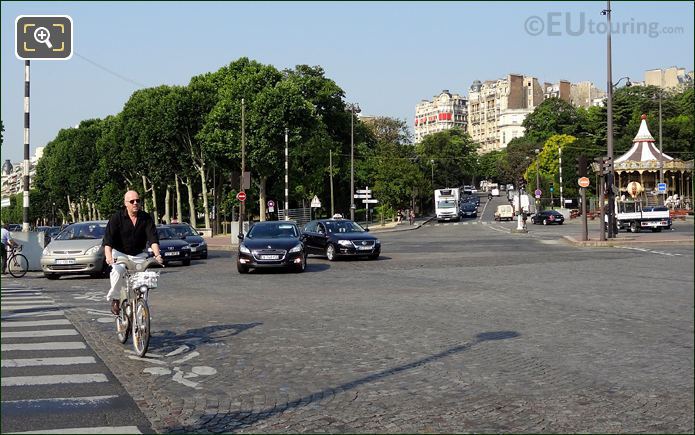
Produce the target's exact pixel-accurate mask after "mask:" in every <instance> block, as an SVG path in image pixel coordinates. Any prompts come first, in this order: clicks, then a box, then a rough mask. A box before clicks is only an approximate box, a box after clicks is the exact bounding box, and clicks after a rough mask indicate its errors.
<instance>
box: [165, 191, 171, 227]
mask: <svg viewBox="0 0 695 435" xmlns="http://www.w3.org/2000/svg"><path fill="white" fill-rule="evenodd" d="M169 187H170V186H169V185H168V184H167V193H166V195H164V222H166V223H167V225H168V224H170V223H171V210H170V209H169V201H170V200H171V192H170V190H169Z"/></svg>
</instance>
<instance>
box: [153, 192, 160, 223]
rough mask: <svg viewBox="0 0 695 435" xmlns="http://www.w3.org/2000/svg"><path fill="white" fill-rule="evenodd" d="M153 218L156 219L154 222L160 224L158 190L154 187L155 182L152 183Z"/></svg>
mask: <svg viewBox="0 0 695 435" xmlns="http://www.w3.org/2000/svg"><path fill="white" fill-rule="evenodd" d="M151 189H152V204H153V205H152V219H154V223H155V224H158V223H159V210H158V209H157V190H156V189H155V188H154V184H152V187H151Z"/></svg>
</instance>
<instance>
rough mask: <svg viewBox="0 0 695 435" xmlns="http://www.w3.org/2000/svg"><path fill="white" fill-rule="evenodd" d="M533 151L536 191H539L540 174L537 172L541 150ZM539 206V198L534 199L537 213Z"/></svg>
mask: <svg viewBox="0 0 695 435" xmlns="http://www.w3.org/2000/svg"><path fill="white" fill-rule="evenodd" d="M535 151H536V190H539V189H540V188H541V178H540V174H539V172H538V153H540V152H541V150H539V149H538V148H536V149H535ZM534 193H535V192H534ZM539 205H541V200H540V198H536V211H538V206H539Z"/></svg>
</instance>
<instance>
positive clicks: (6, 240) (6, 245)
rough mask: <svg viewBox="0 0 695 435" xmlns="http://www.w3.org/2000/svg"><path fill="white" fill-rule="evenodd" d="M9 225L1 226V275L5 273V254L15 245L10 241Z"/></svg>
mask: <svg viewBox="0 0 695 435" xmlns="http://www.w3.org/2000/svg"><path fill="white" fill-rule="evenodd" d="M8 228H9V225H8V224H3V225H2V248H1V249H2V274H3V275H4V274H6V273H7V270H6V268H7V252H8V251H9V250H10V249H12V248H13V247H14V246H15V245H16V243H15V241H14V240H13V239H12V235H10V231H9V229H8Z"/></svg>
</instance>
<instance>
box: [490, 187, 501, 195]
mask: <svg viewBox="0 0 695 435" xmlns="http://www.w3.org/2000/svg"><path fill="white" fill-rule="evenodd" d="M490 193H491V194H492V196H500V190H499V189H498V188H496V187H495V188H493V189H492V190H490Z"/></svg>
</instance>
